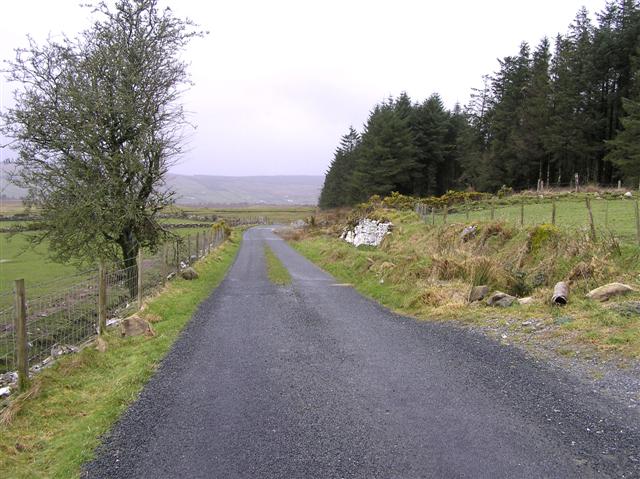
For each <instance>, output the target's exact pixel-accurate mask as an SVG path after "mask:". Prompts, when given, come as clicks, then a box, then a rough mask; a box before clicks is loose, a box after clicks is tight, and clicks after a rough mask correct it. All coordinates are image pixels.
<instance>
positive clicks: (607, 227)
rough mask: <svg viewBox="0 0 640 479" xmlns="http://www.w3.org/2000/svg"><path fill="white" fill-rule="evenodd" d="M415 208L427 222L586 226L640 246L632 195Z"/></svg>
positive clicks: (639, 214)
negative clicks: (498, 222)
mask: <svg viewBox="0 0 640 479" xmlns="http://www.w3.org/2000/svg"><path fill="white" fill-rule="evenodd" d="M414 210H415V212H416V213H417V214H418V215H419V216H420V217H421V218H422V220H423V221H424V222H425V223H426V224H428V225H439V224H443V223H449V222H482V221H504V222H507V223H512V224H514V225H515V226H520V227H527V226H536V225H540V224H543V223H547V224H553V225H556V226H558V227H560V228H565V229H585V230H586V231H588V232H589V234H591V236H593V237H594V238H595V237H597V236H601V235H606V236H608V235H614V236H616V237H617V238H619V239H620V240H621V241H623V242H625V243H634V242H635V243H637V244H638V245H640V206H639V203H638V200H637V199H635V198H633V197H624V196H622V197H620V196H619V197H601V196H594V197H590V196H586V197H584V198H579V199H578V198H572V199H571V198H570V199H558V200H556V199H554V198H539V197H524V198H520V199H516V200H512V199H510V198H506V199H503V200H492V201H484V202H469V203H461V204H456V205H451V206H444V207H438V208H436V207H432V206H429V205H426V204H422V203H418V204H416V205H415V208H414Z"/></svg>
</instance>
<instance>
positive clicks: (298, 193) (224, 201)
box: [0, 163, 324, 205]
mask: <svg viewBox="0 0 640 479" xmlns="http://www.w3.org/2000/svg"><path fill="white" fill-rule="evenodd" d="M11 168H12V166H11V165H10V164H6V163H5V164H3V165H0V195H2V197H3V198H5V199H21V198H23V197H24V196H25V194H26V192H25V190H24V189H22V188H18V187H17V186H15V185H12V184H11V183H9V182H8V181H7V174H8V173H9V171H10V170H11ZM323 182H324V176H319V175H318V176H302V175H293V176H289V175H280V176H212V175H179V174H176V173H169V174H168V175H167V187H168V188H169V189H172V190H174V191H175V192H176V202H177V203H178V204H184V205H214V204H215V205H232V204H252V205H253V204H268V205H315V204H317V203H318V198H319V196H320V190H321V189H322V184H323Z"/></svg>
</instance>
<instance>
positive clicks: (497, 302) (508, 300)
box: [487, 291, 516, 308]
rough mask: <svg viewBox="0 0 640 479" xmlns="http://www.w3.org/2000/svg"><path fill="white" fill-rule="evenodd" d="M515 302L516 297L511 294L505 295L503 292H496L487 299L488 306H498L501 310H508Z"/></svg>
mask: <svg viewBox="0 0 640 479" xmlns="http://www.w3.org/2000/svg"><path fill="white" fill-rule="evenodd" d="M514 301H516V298H515V296H511V295H510V294H507V293H503V292H502V291H496V292H495V293H493V294H492V295H491V296H490V297H489V298H488V299H487V304H488V305H489V306H498V307H500V308H508V307H509V306H511V305H512V304H513V303H514Z"/></svg>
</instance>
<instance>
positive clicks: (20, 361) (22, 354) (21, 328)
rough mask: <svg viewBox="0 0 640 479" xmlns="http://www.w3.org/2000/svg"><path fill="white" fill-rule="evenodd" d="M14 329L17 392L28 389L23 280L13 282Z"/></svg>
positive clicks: (25, 303) (27, 351)
mask: <svg viewBox="0 0 640 479" xmlns="http://www.w3.org/2000/svg"><path fill="white" fill-rule="evenodd" d="M14 293H15V298H14V314H15V316H14V328H15V335H16V336H15V341H16V363H17V366H18V390H19V391H20V392H23V391H26V390H27V388H28V387H29V349H28V343H27V299H26V291H25V287H24V279H16V281H15V291H14Z"/></svg>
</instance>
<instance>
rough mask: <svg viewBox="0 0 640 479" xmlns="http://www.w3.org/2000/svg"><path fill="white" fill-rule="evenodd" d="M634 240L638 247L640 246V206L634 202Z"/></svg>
mask: <svg viewBox="0 0 640 479" xmlns="http://www.w3.org/2000/svg"><path fill="white" fill-rule="evenodd" d="M636 238H637V240H638V246H640V205H639V204H638V200H636Z"/></svg>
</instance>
